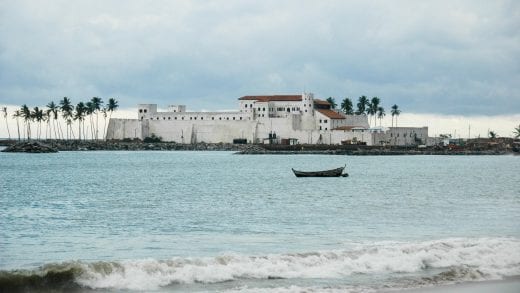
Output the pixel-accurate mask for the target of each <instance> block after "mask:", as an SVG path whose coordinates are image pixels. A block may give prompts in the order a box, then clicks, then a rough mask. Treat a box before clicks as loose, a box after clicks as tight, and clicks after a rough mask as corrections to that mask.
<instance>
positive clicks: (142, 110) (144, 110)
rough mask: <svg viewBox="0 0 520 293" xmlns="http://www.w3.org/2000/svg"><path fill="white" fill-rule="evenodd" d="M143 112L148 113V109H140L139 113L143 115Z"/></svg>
mask: <svg viewBox="0 0 520 293" xmlns="http://www.w3.org/2000/svg"><path fill="white" fill-rule="evenodd" d="M143 112H144V113H146V112H147V110H146V109H139V113H143Z"/></svg>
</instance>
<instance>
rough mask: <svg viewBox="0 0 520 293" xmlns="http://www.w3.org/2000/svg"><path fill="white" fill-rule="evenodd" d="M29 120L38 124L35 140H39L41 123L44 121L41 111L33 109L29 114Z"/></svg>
mask: <svg viewBox="0 0 520 293" xmlns="http://www.w3.org/2000/svg"><path fill="white" fill-rule="evenodd" d="M31 118H32V120H34V121H36V122H38V129H37V131H36V139H38V140H39V139H40V138H41V131H42V121H43V120H44V115H43V110H42V109H40V108H38V107H34V108H33V111H32V112H31Z"/></svg>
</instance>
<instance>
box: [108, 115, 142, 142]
mask: <svg viewBox="0 0 520 293" xmlns="http://www.w3.org/2000/svg"><path fill="white" fill-rule="evenodd" d="M140 131H141V128H140V126H139V121H138V120H137V119H115V118H112V119H110V121H109V122H108V128H107V133H106V138H107V139H125V138H136V137H137V138H141V132H140Z"/></svg>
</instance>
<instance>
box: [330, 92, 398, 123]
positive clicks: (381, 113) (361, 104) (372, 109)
mask: <svg viewBox="0 0 520 293" xmlns="http://www.w3.org/2000/svg"><path fill="white" fill-rule="evenodd" d="M327 102H329V103H330V105H331V108H332V109H336V108H337V106H338V104H337V103H336V100H335V99H334V98H333V97H329V98H327ZM356 106H357V110H355V111H354V104H353V103H352V100H351V99H349V98H344V99H343V100H342V101H341V105H340V110H341V111H342V112H343V113H345V114H346V115H354V114H355V115H369V116H372V117H371V118H373V119H374V125H376V124H377V123H376V122H377V120H376V119H379V126H381V124H382V120H383V118H384V117H385V116H386V113H385V108H383V106H381V99H379V98H378V97H373V98H372V99H369V98H368V97H367V96H361V97H359V98H358V103H357V104H356ZM391 109H392V110H391V112H390V113H391V114H392V127H394V116H395V126H396V127H397V117H398V116H399V115H400V114H401V110H400V109H399V106H397V105H396V104H394V105H393V106H392V107H391ZM370 120H371V119H370Z"/></svg>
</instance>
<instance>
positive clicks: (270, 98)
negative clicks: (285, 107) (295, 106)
mask: <svg viewBox="0 0 520 293" xmlns="http://www.w3.org/2000/svg"><path fill="white" fill-rule="evenodd" d="M239 100H241V101H259V102H270V101H283V102H292V101H294V102H298V101H301V100H302V96H301V95H272V96H243V97H240V98H239Z"/></svg>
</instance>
